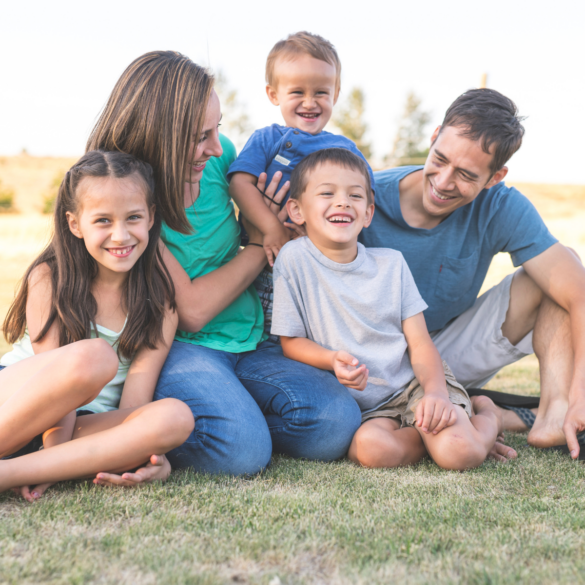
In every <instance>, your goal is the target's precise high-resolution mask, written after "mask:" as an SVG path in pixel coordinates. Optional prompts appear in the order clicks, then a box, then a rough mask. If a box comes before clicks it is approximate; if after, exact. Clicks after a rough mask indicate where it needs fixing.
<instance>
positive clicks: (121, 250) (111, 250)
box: [106, 245, 136, 258]
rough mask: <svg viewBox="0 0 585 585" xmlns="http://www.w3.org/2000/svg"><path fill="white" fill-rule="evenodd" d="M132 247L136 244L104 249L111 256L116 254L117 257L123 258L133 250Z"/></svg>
mask: <svg viewBox="0 0 585 585" xmlns="http://www.w3.org/2000/svg"><path fill="white" fill-rule="evenodd" d="M134 248H136V245H134V246H126V247H125V248H106V249H107V251H108V252H109V253H110V254H111V255H112V256H116V257H117V258H125V257H127V256H130V254H131V252H132V250H134Z"/></svg>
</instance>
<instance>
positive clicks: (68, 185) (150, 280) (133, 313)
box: [3, 151, 175, 358]
mask: <svg viewBox="0 0 585 585" xmlns="http://www.w3.org/2000/svg"><path fill="white" fill-rule="evenodd" d="M89 177H115V178H125V177H128V178H129V179H131V180H134V181H136V182H138V183H140V185H141V187H142V188H143V189H144V192H145V196H146V202H147V204H148V207H149V208H151V206H152V205H154V179H153V173H152V169H151V167H150V165H149V164H147V163H144V162H142V161H140V160H138V159H137V158H135V157H134V156H132V155H129V154H124V153H120V152H104V151H92V152H88V153H87V154H85V155H84V156H82V157H81V158H80V159H79V160H78V161H77V163H75V165H73V167H71V169H70V170H69V171H68V172H67V174H66V175H65V178H64V179H63V182H62V183H61V186H60V187H59V193H58V195H57V201H56V204H55V214H54V229H53V236H52V238H51V242H50V243H49V245H48V246H47V248H45V250H44V251H43V252H42V253H41V255H40V256H39V257H38V258H37V259H36V260H35V261H34V262H33V263H32V264H31V265H30V266H29V268H28V270H27V271H26V274H25V275H24V278H23V280H22V284H21V286H20V290H19V291H18V293H17V295H16V298H15V300H14V302H13V303H12V306H11V307H10V310H9V311H8V315H7V316H6V319H5V321H4V326H3V329H4V337H5V338H6V340H7V341H8V343H16V341H18V340H19V339H20V338H21V337H22V336H23V335H24V332H25V328H26V301H27V297H28V287H29V277H30V275H31V272H32V271H33V270H34V269H35V268H36V267H37V266H40V265H41V264H46V265H47V266H48V267H49V268H50V270H51V284H52V303H51V311H50V313H49V317H48V319H47V321H46V323H45V324H44V325H43V328H42V330H41V332H40V333H39V335H38V336H37V337H36V338H35V339H34V340H33V341H35V342H36V341H40V340H41V339H42V338H43V337H44V336H45V335H46V334H47V332H48V331H49V329H50V328H51V326H52V324H53V323H54V322H55V320H56V321H57V323H58V327H59V346H63V345H67V344H69V343H73V342H75V341H80V340H82V339H88V338H89V337H91V329H92V326H93V327H94V328H95V316H96V313H97V303H96V300H95V298H94V296H93V294H92V292H91V289H92V283H93V280H94V279H95V277H96V276H97V272H98V266H97V262H96V261H95V260H94V258H93V257H92V256H91V255H90V254H89V252H88V251H87V248H86V247H85V243H84V241H83V240H82V239H79V238H77V237H76V236H74V235H73V234H72V233H71V230H70V229H69V224H68V222H67V216H66V213H67V212H68V211H69V212H70V213H73V214H78V213H79V212H80V210H81V209H82V206H83V202H82V201H80V200H79V196H78V190H79V189H78V188H79V184H80V183H81V181H82V180H83V179H86V180H89V179H87V178H89ZM160 230H161V219H160V216H159V214H158V213H155V219H154V224H153V226H152V228H151V229H150V232H149V239H148V245H147V246H146V249H145V250H144V252H143V254H142V255H141V256H140V258H139V259H138V260H137V261H136V263H135V264H134V266H133V267H132V269H131V270H130V272H129V274H128V278H127V280H126V284H125V290H124V293H123V297H122V303H123V307H124V309H125V310H126V311H127V313H128V318H127V321H126V326H125V327H124V330H123V331H122V334H121V335H120V340H119V343H118V353H119V355H121V356H122V357H125V358H132V356H133V355H134V354H135V353H136V352H137V351H138V350H139V349H141V348H142V347H148V348H150V349H154V348H155V347H156V345H157V343H158V342H159V341H160V340H161V339H162V325H163V320H164V316H165V311H166V306H167V305H170V306H171V308H173V309H174V308H175V289H174V287H173V283H172V280H171V277H170V275H169V273H168V271H167V269H166V267H165V266H164V263H163V261H162V257H161V254H160V251H159V247H158V241H159V236H160Z"/></svg>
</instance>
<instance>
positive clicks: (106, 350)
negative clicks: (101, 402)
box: [66, 338, 118, 400]
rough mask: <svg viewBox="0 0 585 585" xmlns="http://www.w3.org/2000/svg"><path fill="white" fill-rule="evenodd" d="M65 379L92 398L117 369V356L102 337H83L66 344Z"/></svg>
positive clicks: (112, 376) (112, 377)
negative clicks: (80, 339)
mask: <svg viewBox="0 0 585 585" xmlns="http://www.w3.org/2000/svg"><path fill="white" fill-rule="evenodd" d="M66 367H67V379H68V380H69V381H70V383H71V384H72V385H73V386H75V388H76V390H79V391H87V392H88V395H89V397H90V398H91V399H92V400H93V399H94V398H95V396H97V394H99V393H100V392H101V390H102V388H103V387H104V386H105V385H106V384H108V382H110V381H111V380H113V379H114V376H115V375H116V373H117V371H118V356H117V354H116V352H115V351H114V350H113V349H112V347H111V346H110V344H109V343H108V342H107V341H105V340H104V339H99V338H98V339H84V340H82V341H77V342H76V343H72V344H71V345H70V346H68V353H67V366H66Z"/></svg>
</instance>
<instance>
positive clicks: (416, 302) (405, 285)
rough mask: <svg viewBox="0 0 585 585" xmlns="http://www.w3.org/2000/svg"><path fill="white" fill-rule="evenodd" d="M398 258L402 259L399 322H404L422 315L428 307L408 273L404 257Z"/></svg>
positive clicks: (408, 269) (410, 274)
mask: <svg viewBox="0 0 585 585" xmlns="http://www.w3.org/2000/svg"><path fill="white" fill-rule="evenodd" d="M400 257H401V259H402V278H401V282H402V308H401V312H400V320H401V321H404V320H405V319H408V318H409V317H414V316H415V315H418V314H419V313H422V312H423V311H424V310H425V309H427V308H428V305H427V304H426V303H425V302H424V301H423V298H422V297H421V296H420V293H419V292H418V288H417V287H416V284H415V282H414V278H413V277H412V272H410V268H409V267H408V264H407V263H406V260H405V259H404V256H402V254H401V255H400Z"/></svg>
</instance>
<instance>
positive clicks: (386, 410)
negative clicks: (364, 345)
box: [362, 362, 473, 427]
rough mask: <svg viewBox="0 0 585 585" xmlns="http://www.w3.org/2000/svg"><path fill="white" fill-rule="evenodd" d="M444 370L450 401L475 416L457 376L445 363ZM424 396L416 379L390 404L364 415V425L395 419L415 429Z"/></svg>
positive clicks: (469, 414) (402, 425)
mask: <svg viewBox="0 0 585 585" xmlns="http://www.w3.org/2000/svg"><path fill="white" fill-rule="evenodd" d="M443 370H444V371H445V380H446V382H447V392H448V393H449V400H450V401H451V402H452V403H453V404H458V405H459V406H461V407H462V408H463V410H465V412H466V413H467V416H469V417H471V416H473V410H472V409H471V400H470V399H469V395H468V394H467V392H466V390H465V388H463V386H461V384H459V382H457V380H456V379H455V376H453V373H452V372H451V370H450V368H449V366H448V365H447V364H446V363H445V362H443ZM424 394H425V393H424V390H423V389H422V386H421V385H420V384H419V383H418V380H417V379H416V378H414V379H413V380H412V381H411V382H410V384H409V385H408V386H407V387H406V390H404V392H401V393H400V394H399V395H398V396H395V397H394V398H392V400H390V402H387V403H386V404H383V405H382V406H380V408H378V409H376V410H373V411H370V412H366V413H364V414H363V415H362V424H363V423H365V422H366V421H367V420H370V419H372V418H394V419H397V420H398V421H400V423H401V424H400V426H401V427H413V426H414V411H415V410H416V405H417V404H418V402H419V400H420V399H421V398H422V397H423V396H424Z"/></svg>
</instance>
